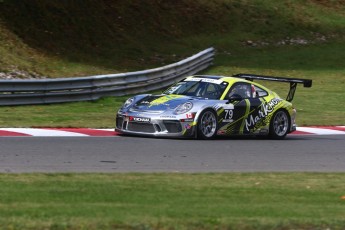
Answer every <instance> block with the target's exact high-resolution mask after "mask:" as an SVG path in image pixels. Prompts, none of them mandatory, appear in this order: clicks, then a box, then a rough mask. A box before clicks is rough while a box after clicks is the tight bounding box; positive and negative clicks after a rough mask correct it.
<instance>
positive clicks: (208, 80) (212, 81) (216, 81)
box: [184, 77, 223, 85]
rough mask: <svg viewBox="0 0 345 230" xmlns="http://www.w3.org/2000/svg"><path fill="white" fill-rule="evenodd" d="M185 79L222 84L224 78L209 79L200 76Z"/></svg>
mask: <svg viewBox="0 0 345 230" xmlns="http://www.w3.org/2000/svg"><path fill="white" fill-rule="evenodd" d="M184 81H201V82H209V83H214V84H218V85H220V84H222V82H223V81H222V80H219V79H209V78H199V77H193V78H187V79H185V80H184Z"/></svg>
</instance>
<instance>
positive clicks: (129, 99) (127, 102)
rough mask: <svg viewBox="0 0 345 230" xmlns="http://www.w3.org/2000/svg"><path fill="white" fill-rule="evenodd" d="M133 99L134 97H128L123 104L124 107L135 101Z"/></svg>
mask: <svg viewBox="0 0 345 230" xmlns="http://www.w3.org/2000/svg"><path fill="white" fill-rule="evenodd" d="M133 101H134V97H131V98H128V99H127V101H125V103H124V104H123V106H122V108H127V107H128V106H130V105H131V104H132V103H133Z"/></svg>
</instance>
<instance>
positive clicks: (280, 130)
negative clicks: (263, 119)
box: [269, 110, 290, 140]
mask: <svg viewBox="0 0 345 230" xmlns="http://www.w3.org/2000/svg"><path fill="white" fill-rule="evenodd" d="M289 128H290V119H289V115H288V113H287V112H286V111H285V110H278V111H277V112H275V113H274V114H273V116H272V119H271V122H270V131H269V136H270V138H272V139H277V140H280V139H284V138H285V136H286V135H287V134H288V132H289Z"/></svg>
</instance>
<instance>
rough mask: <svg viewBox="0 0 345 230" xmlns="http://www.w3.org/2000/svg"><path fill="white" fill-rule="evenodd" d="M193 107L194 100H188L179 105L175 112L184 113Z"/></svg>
mask: <svg viewBox="0 0 345 230" xmlns="http://www.w3.org/2000/svg"><path fill="white" fill-rule="evenodd" d="M192 108H193V103H192V102H186V103H183V104H182V105H179V106H178V107H177V108H176V109H175V113H176V114H182V113H187V112H188V111H189V110H191V109H192Z"/></svg>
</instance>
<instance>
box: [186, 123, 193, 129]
mask: <svg viewBox="0 0 345 230" xmlns="http://www.w3.org/2000/svg"><path fill="white" fill-rule="evenodd" d="M184 127H185V129H191V128H192V126H190V124H185V125H184Z"/></svg>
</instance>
